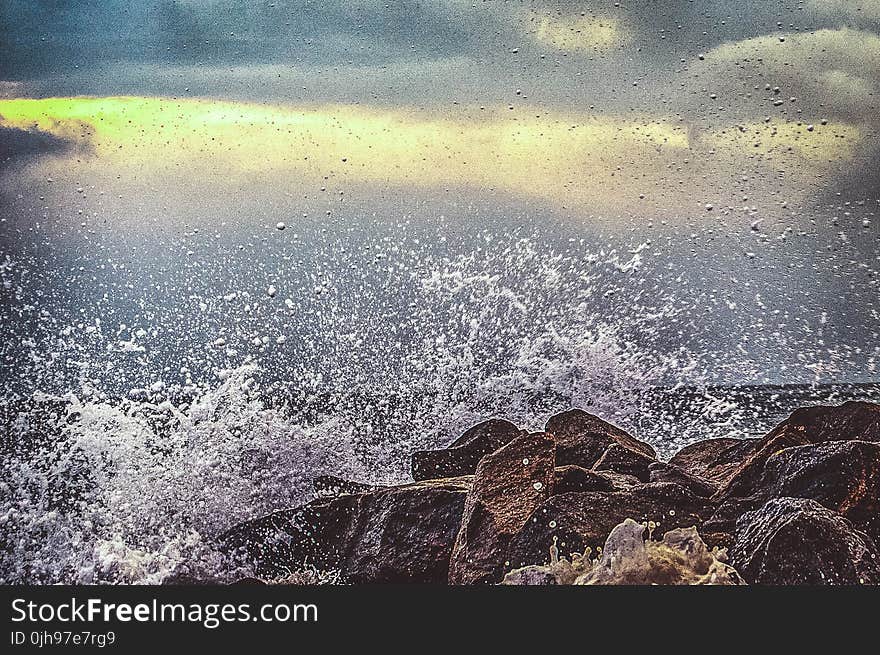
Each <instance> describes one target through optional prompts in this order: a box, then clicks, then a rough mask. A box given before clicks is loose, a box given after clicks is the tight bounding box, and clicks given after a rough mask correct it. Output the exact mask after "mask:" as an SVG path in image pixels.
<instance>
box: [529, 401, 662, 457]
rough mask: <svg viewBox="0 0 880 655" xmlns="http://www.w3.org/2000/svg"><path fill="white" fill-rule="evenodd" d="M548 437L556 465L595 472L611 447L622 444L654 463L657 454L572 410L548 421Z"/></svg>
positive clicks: (621, 433)
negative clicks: (552, 439) (553, 448)
mask: <svg viewBox="0 0 880 655" xmlns="http://www.w3.org/2000/svg"><path fill="white" fill-rule="evenodd" d="M545 430H546V432H547V433H549V434H551V435H553V438H554V439H555V440H556V465H557V466H565V465H567V464H574V465H576V466H581V467H583V468H587V469H590V468H593V465H594V464H595V463H596V462H597V461H599V458H600V457H602V455H603V453H604V452H605V451H606V450H607V448H608V446H610V445H611V444H615V443H616V444H619V445H621V446H623V447H625V448H628V449H630V450H632V451H635V452H637V453H640V454H642V455H644V456H645V457H649V458H651V459H656V458H657V453H656V452H654V449H653V448H652V447H651V446H649V445H648V444H646V443H644V442H642V441H639V440H638V439H636V438H635V437H632V436H631V435H629V434H628V433H626V432H625V431H624V430H621V429H620V428H618V427H616V426H614V425H611V424H610V423H608V422H607V421H603V420H602V419H600V418H599V417H597V416H593V415H592V414H589V413H587V412H585V411H584V410H582V409H570V410H568V411H567V412H563V413H561V414H557V415H555V416H553V417H551V418H550V420H549V421H547V425H546V427H545Z"/></svg>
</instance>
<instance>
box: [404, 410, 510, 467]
mask: <svg viewBox="0 0 880 655" xmlns="http://www.w3.org/2000/svg"><path fill="white" fill-rule="evenodd" d="M522 434H524V433H523V431H522V430H520V429H519V428H518V427H517V426H515V425H514V424H513V423H511V422H510V421H504V420H502V419H490V420H488V421H483V422H482V423H479V424H477V425H475V426H473V427H472V428H470V429H469V430H467V431H466V432H465V433H464V434H463V435H461V436H460V437H459V438H458V439H456V440H455V441H453V442H452V443H451V444H450V445H449V447H448V448H445V449H443V450H418V451H416V452H414V453H413V455H412V476H413V479H414V480H416V481H419V480H434V479H439V478H449V477H455V476H460V475H473V473H474V471H476V470H477V464H479V462H480V459H482V458H483V456H485V455H488V454H489V453H493V452H495V451H496V450H498V449H499V448H501V446H503V445H504V444H506V443H509V442H510V441H512V440H513V439H515V438H516V437H518V436H520V435H522Z"/></svg>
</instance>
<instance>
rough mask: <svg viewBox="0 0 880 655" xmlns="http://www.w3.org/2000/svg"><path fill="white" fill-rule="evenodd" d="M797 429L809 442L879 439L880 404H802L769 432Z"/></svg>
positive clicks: (775, 432)
mask: <svg viewBox="0 0 880 655" xmlns="http://www.w3.org/2000/svg"><path fill="white" fill-rule="evenodd" d="M790 430H794V431H797V432H803V433H804V437H805V439H806V441H807V442H808V443H825V442H826V441H870V442H873V443H880V405H878V404H875V403H866V402H856V401H850V402H846V403H843V404H842V405H839V406H827V405H818V406H816V407H801V408H799V409H796V410H795V411H794V412H792V414H791V416H789V417H788V418H787V419H786V420H785V421H783V422H782V423H780V424H779V425H778V426H776V428H775V429H774V430H773V431H772V432H771V433H770V435H768V436H775V435H776V434H777V433H781V432H785V431H790Z"/></svg>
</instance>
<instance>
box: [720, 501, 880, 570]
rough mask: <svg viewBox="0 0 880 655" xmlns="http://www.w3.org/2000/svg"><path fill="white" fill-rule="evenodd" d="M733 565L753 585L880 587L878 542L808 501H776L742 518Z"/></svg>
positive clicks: (732, 559) (737, 533)
mask: <svg viewBox="0 0 880 655" xmlns="http://www.w3.org/2000/svg"><path fill="white" fill-rule="evenodd" d="M730 559H731V563H732V564H733V565H734V566H735V567H736V569H737V570H738V571H739V572H740V574H741V575H742V576H743V577H744V578H745V579H746V581H748V582H749V583H750V584H770V585H805V584H806V585H840V584H845V585H852V584H880V551H878V550H877V548H876V546H875V544H874V541H873V540H872V539H871V538H870V537H869V536H868V535H866V534H864V533H863V532H860V531H858V530H856V529H855V528H853V525H852V523H850V522H849V521H847V520H846V519H845V518H843V517H842V516H841V515H840V514H838V513H836V512H833V511H831V510H829V509H827V508H825V507H823V506H822V505H820V504H819V503H817V502H815V501H813V500H809V499H804V498H776V499H773V500H771V501H769V502H768V503H767V504H766V505H764V506H763V507H761V509H759V510H757V511H755V512H749V513H747V514H745V515H743V517H742V518H741V519H740V520H739V522H738V523H737V527H736V543H735V545H734V547H733V548H732V550H731V552H730Z"/></svg>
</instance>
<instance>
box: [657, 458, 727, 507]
mask: <svg viewBox="0 0 880 655" xmlns="http://www.w3.org/2000/svg"><path fill="white" fill-rule="evenodd" d="M648 480H649V481H650V482H674V483H675V484H679V485H681V486H682V487H684V488H685V489H688V490H689V491H691V492H693V493H694V494H696V495H697V496H702V497H704V498H709V497H710V496H712V495H713V494H714V493H715V492H716V491H717V490H718V487H716V486H715V484H714V483H712V482H711V481H710V480H707V479H706V478H702V477H700V476H698V475H693V474H691V473H688V472H687V471H685V470H683V469H680V468H678V467H677V466H674V465H673V464H667V463H665V462H652V463H651V465H650V466H649V467H648Z"/></svg>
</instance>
